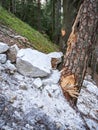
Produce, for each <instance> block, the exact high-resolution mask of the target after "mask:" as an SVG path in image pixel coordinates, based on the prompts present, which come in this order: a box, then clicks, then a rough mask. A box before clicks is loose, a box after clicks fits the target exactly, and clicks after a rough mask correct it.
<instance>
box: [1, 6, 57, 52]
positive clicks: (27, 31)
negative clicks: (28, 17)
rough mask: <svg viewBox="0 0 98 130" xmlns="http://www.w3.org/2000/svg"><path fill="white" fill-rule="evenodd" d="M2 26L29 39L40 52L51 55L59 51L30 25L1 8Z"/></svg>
mask: <svg viewBox="0 0 98 130" xmlns="http://www.w3.org/2000/svg"><path fill="white" fill-rule="evenodd" d="M0 24H4V25H6V26H7V27H9V28H11V29H13V30H14V31H15V32H16V33H18V34H19V35H21V36H24V37H26V38H28V40H29V41H30V43H31V44H32V46H33V47H34V48H35V49H37V50H39V51H42V52H46V53H49V52H53V51H58V50H59V49H58V46H56V45H55V44H53V43H52V42H51V41H49V40H48V39H47V38H45V37H44V36H43V35H42V34H41V33H39V32H38V31H36V30H35V29H33V28H32V27H30V26H29V25H28V24H26V23H24V22H22V21H21V20H20V19H18V18H17V17H15V16H14V15H13V14H11V13H9V12H7V11H6V10H5V9H3V8H2V7H1V6H0Z"/></svg>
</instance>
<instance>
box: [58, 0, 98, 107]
mask: <svg viewBox="0 0 98 130" xmlns="http://www.w3.org/2000/svg"><path fill="white" fill-rule="evenodd" d="M97 4H98V1H97V0H84V2H83V4H81V6H80V9H79V12H78V15H77V17H76V20H75V23H74V25H73V27H72V32H71V34H70V37H69V39H68V42H67V45H68V47H67V51H66V54H65V57H64V64H63V68H62V71H61V79H60V85H61V88H62V90H63V93H64V95H65V97H66V98H67V99H68V101H69V102H70V103H71V105H73V106H74V105H76V103H77V98H78V95H79V93H80V90H81V87H82V83H83V79H84V76H85V72H86V68H87V62H88V58H89V55H90V53H91V51H92V49H93V46H94V45H95V42H96V31H97V25H98V10H97Z"/></svg>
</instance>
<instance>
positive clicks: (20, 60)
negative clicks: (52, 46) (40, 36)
mask: <svg viewBox="0 0 98 130" xmlns="http://www.w3.org/2000/svg"><path fill="white" fill-rule="evenodd" d="M16 66H17V69H18V71H19V72H20V73H21V74H23V75H24V76H30V77H45V76H47V75H49V74H50V73H51V70H52V67H51V59H50V58H49V57H48V56H47V54H44V53H42V52H39V51H37V50H32V49H30V48H27V49H21V50H19V51H18V54H17V60H16Z"/></svg>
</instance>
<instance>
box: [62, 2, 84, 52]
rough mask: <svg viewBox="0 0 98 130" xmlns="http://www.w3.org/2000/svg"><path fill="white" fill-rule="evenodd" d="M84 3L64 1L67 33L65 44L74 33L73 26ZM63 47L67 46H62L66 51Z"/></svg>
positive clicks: (64, 22) (64, 27) (64, 25)
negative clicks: (72, 32)
mask: <svg viewBox="0 0 98 130" xmlns="http://www.w3.org/2000/svg"><path fill="white" fill-rule="evenodd" d="M82 2H83V0H63V29H65V31H66V35H65V38H64V39H65V43H64V44H66V43H67V40H68V38H69V35H70V33H71V31H72V30H71V29H72V25H73V23H74V20H75V17H76V15H77V13H78V10H79V7H80V5H81V3H82ZM63 46H65V45H62V50H64V47H63Z"/></svg>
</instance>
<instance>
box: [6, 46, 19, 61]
mask: <svg viewBox="0 0 98 130" xmlns="http://www.w3.org/2000/svg"><path fill="white" fill-rule="evenodd" d="M18 51H19V48H18V46H17V45H16V44H15V45H13V46H11V47H10V48H9V51H8V53H7V55H8V59H9V60H10V61H11V62H12V63H13V62H15V61H16V56H17V53H18Z"/></svg>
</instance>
